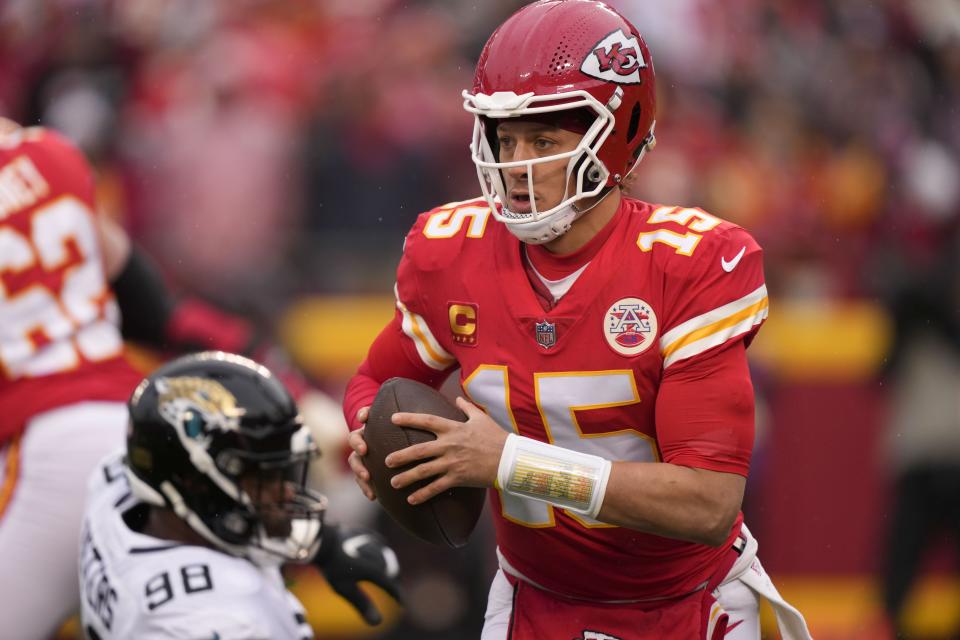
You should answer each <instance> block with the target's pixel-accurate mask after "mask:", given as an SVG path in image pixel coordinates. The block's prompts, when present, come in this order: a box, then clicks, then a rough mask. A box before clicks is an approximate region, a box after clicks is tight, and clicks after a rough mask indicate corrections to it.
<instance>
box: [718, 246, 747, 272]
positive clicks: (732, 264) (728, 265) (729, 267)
mask: <svg viewBox="0 0 960 640" xmlns="http://www.w3.org/2000/svg"><path fill="white" fill-rule="evenodd" d="M746 252H747V247H746V246H744V247H741V249H740V253H738V254H737V255H736V256H735V257H734V258H733V260H731V261H729V262H727V259H726V258H724V257H723V256H720V266H721V267H722V268H723V270H724V271H726V272H727V273H730V272H731V271H733V270H734V269H736V268H737V265H738V264H740V258H742V257H743V254H745V253H746Z"/></svg>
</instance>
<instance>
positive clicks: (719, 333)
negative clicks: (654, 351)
mask: <svg viewBox="0 0 960 640" xmlns="http://www.w3.org/2000/svg"><path fill="white" fill-rule="evenodd" d="M768 308H769V300H768V298H767V287H766V286H765V285H761V286H760V287H759V288H758V289H756V290H755V291H753V292H751V293H749V294H747V295H745V296H744V297H742V298H740V299H739V300H734V301H733V302H731V303H728V304H725V305H723V306H722V307H718V308H716V309H714V310H712V311H708V312H707V313H704V314H702V315H699V316H697V317H695V318H691V319H690V320H687V321H686V322H684V323H683V324H681V325H679V326H677V327H674V328H673V329H671V330H670V331H668V332H667V333H665V334H664V335H663V336H662V337H661V338H660V352H661V354H662V355H663V368H664V369H666V368H667V367H669V366H670V365H671V364H673V363H674V362H677V361H678V360H683V359H686V358H689V357H691V356H695V355H697V354H698V353H703V352H704V351H706V350H707V349H712V348H713V347H716V346H718V345H721V344H723V343H724V342H726V341H727V340H730V339H731V338H733V337H736V336H739V335H741V334H743V333H746V332H747V331H749V330H750V329H751V328H753V327H754V326H756V325H758V324H760V323H761V322H763V321H764V320H765V319H766V317H767V312H768Z"/></svg>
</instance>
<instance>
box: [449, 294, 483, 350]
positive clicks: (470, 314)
mask: <svg viewBox="0 0 960 640" xmlns="http://www.w3.org/2000/svg"><path fill="white" fill-rule="evenodd" d="M479 313H480V310H479V307H477V305H475V304H473V303H472V302H448V303H447V315H448V316H449V317H450V332H451V334H452V337H453V341H454V342H455V343H456V344H460V345H463V346H465V347H475V346H477V329H478V327H477V320H478V318H479Z"/></svg>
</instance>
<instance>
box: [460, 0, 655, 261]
mask: <svg viewBox="0 0 960 640" xmlns="http://www.w3.org/2000/svg"><path fill="white" fill-rule="evenodd" d="M654 80H655V77H654V71H653V62H652V61H651V59H650V53H649V51H648V50H647V45H646V43H644V41H643V38H642V37H641V36H640V33H639V31H637V28H636V27H634V26H633V25H632V24H630V22H629V21H628V20H627V19H626V18H624V17H623V16H621V15H620V14H619V13H617V11H616V10H614V9H612V8H611V7H609V6H607V5H606V4H604V3H602V2H598V1H596V0H541V1H540V2H535V3H533V4H530V5H527V6H526V7H524V8H522V9H520V10H519V11H518V12H516V13H515V14H513V15H512V16H511V17H510V18H508V19H507V21H506V22H504V23H503V24H502V25H500V27H499V28H498V29H497V30H496V31H495V32H494V33H493V35H492V36H490V39H489V40H488V41H487V44H486V46H485V47H484V48H483V52H482V53H481V54H480V60H479V61H478V62H477V70H476V75H475V76H474V80H473V90H472V92H471V91H464V92H463V98H464V105H463V106H464V108H465V109H466V110H467V111H469V112H470V113H473V114H474V115H475V124H474V132H473V141H472V143H471V146H470V149H471V153H472V157H473V161H474V163H475V164H476V165H477V174H478V176H479V177H480V185H481V187H482V188H483V193H484V197H486V199H487V201H488V202H489V203H490V206H491V208H492V209H493V211H494V215H495V216H496V217H497V219H498V220H500V221H501V222H504V223H506V224H507V225H508V227H509V228H510V230H511V231H512V232H513V233H514V234H515V235H517V237H519V238H520V239H521V240H524V241H525V242H530V243H542V242H548V241H549V240H552V239H554V238H556V237H558V236H560V235H561V234H563V233H564V232H566V230H567V229H569V228H570V225H571V224H572V222H573V221H574V220H575V219H576V218H577V216H579V215H580V214H582V213H584V211H583V210H578V209H577V208H576V207H575V206H574V204H575V203H576V201H578V200H580V199H582V198H585V197H591V196H597V195H601V194H605V193H606V192H608V191H609V190H610V189H611V188H613V187H614V186H615V185H618V184H620V183H621V182H623V180H624V178H626V177H627V175H628V174H629V173H630V172H631V171H632V170H633V168H634V167H635V166H636V165H637V163H639V161H640V159H641V158H642V157H643V155H644V153H645V152H646V151H647V150H648V149H651V148H653V146H654V144H655V141H654V135H653V129H654V119H655V108H656V93H655V87H654ZM574 110H579V111H577V112H575V111H574ZM564 111H566V112H567V114H571V117H570V118H566V119H564V117H563V116H564V114H562V113H559V112H564ZM583 111H586V112H587V113H588V114H589V115H590V118H588V119H587V121H588V122H589V123H590V124H588V126H587V127H586V133H584V135H583V139H582V140H581V141H580V144H579V145H578V146H577V148H576V149H575V150H573V151H571V152H568V153H562V154H557V155H553V156H549V157H545V158H538V159H535V160H521V161H516V162H499V154H498V146H497V139H496V120H497V119H500V118H517V117H526V118H529V119H536V117H537V114H548V115H546V116H543V115H541V116H540V117H541V118H545V119H550V120H551V121H552V122H555V123H556V122H558V121H559V122H561V123H562V122H564V121H565V120H566V121H576V120H577V118H574V117H573V115H572V114H573V113H582V112H583ZM558 126H560V127H561V128H566V127H564V126H563V124H559V125H558ZM579 129H580V131H582V128H579ZM562 158H568V164H567V176H568V178H570V177H572V178H574V184H575V185H576V192H575V193H572V194H571V193H570V192H569V191H570V189H569V187H568V190H567V193H566V194H565V196H564V198H563V200H562V201H561V203H560V204H559V205H557V206H555V207H553V208H552V209H550V210H548V211H538V210H537V208H536V204H535V203H533V202H532V201H531V203H532V204H533V211H532V212H530V213H515V212H511V211H508V210H507V209H506V208H503V209H502V210H501V209H500V208H498V206H497V203H496V199H497V198H499V200H500V202H507V198H506V193H505V188H504V183H503V177H502V175H501V170H502V169H506V168H510V167H515V166H523V165H526V166H527V174H528V176H529V177H528V181H529V183H530V184H529V188H530V191H531V192H532V191H533V184H532V182H533V169H532V165H534V164H539V163H543V162H551V161H556V160H558V159H562Z"/></svg>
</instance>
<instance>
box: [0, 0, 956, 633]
mask: <svg viewBox="0 0 960 640" xmlns="http://www.w3.org/2000/svg"><path fill="white" fill-rule="evenodd" d="M610 3H611V4H613V5H614V6H616V7H617V8H619V9H620V10H621V11H622V12H623V13H624V14H625V15H626V16H627V17H628V18H630V19H631V20H632V21H633V22H634V23H635V24H636V25H637V26H638V27H639V29H640V31H641V33H642V34H643V35H644V36H645V38H646V40H647V43H648V44H649V46H650V49H651V51H652V53H653V58H654V62H655V66H656V69H657V74H658V91H659V115H658V119H657V137H658V141H659V146H658V147H657V149H656V151H655V152H654V153H653V154H651V155H650V156H648V158H647V159H646V160H645V161H644V163H643V164H642V165H641V167H640V169H639V171H638V175H637V177H636V180H635V181H634V182H633V183H632V185H631V190H632V193H633V194H634V195H635V196H637V197H640V198H642V199H645V200H649V201H654V202H661V203H669V204H683V205H687V206H701V207H703V208H705V209H707V210H708V211H711V212H713V213H715V214H717V215H720V216H722V217H724V218H727V219H729V220H732V221H735V222H737V223H740V224H742V225H743V226H745V227H746V228H747V229H748V230H750V231H751V232H752V233H753V234H754V235H755V236H756V237H757V239H758V240H759V241H760V243H761V245H762V246H763V247H764V248H765V250H766V268H767V279H768V287H769V289H770V292H771V298H772V303H771V318H770V320H769V322H768V324H767V327H766V328H765V329H764V330H763V331H761V333H760V337H759V338H758V340H757V342H756V347H755V348H754V349H751V351H752V352H753V354H752V355H753V365H754V368H755V384H756V387H757V392H758V397H759V400H760V402H759V409H758V416H759V424H760V429H759V431H758V443H757V449H756V454H755V460H754V469H753V475H752V476H751V479H750V488H749V490H748V492H749V495H748V499H747V504H746V505H745V510H746V512H747V519H748V521H749V522H751V523H752V524H751V527H752V529H754V531H755V533H757V535H758V538H759V539H760V542H761V554H762V557H763V558H764V562H765V564H766V565H767V568H768V570H769V571H770V573H771V574H772V575H774V577H775V578H776V579H777V582H778V584H780V585H781V587H782V588H781V591H783V592H784V593H785V595H786V596H787V597H788V599H792V600H794V601H795V604H797V605H798V607H799V608H800V609H801V610H802V611H804V613H805V614H806V615H807V617H808V620H809V621H810V623H811V628H812V629H813V631H814V635H815V636H816V637H818V638H883V637H886V636H885V635H884V634H888V635H889V634H891V629H893V628H899V630H900V631H901V633H902V634H903V635H904V637H916V638H951V637H957V634H958V633H960V586H958V583H957V582H956V581H955V580H954V579H953V575H954V574H955V570H956V568H957V549H960V251H958V249H960V216H958V214H960V3H957V2H956V0H728V1H726V2H722V3H719V2H713V1H711V0H669V2H668V1H666V0H660V1H650V0H611V1H610ZM522 4H524V3H523V2H521V1H520V0H483V1H478V0H419V1H417V0H405V1H401V0H208V1H202V2H201V1H196V0H0V114H2V115H7V116H9V117H13V118H14V119H17V120H19V121H21V122H24V123H28V124H34V123H42V124H44V125H47V126H52V127H55V128H57V129H59V130H61V131H63V132H65V133H66V134H67V135H68V136H70V137H71V138H72V139H73V140H74V141H75V142H76V143H77V144H79V145H80V146H81V147H82V148H83V149H84V150H85V151H86V152H87V154H88V155H89V156H90V158H91V159H92V161H93V162H94V163H95V165H96V167H97V170H98V174H99V187H98V189H99V196H100V201H101V204H102V207H103V208H104V210H105V211H106V212H107V213H108V214H109V215H112V216H115V217H116V218H118V219H119V220H121V221H122V222H123V224H124V225H125V226H126V228H127V229H128V230H129V231H130V232H131V233H132V235H133V236H134V238H135V239H136V241H137V242H138V243H140V244H141V245H142V246H143V247H144V248H145V249H146V250H147V251H148V252H149V253H150V254H151V255H152V256H153V257H154V258H155V259H156V260H157V261H158V262H159V264H160V265H161V267H162V268H163V270H164V272H165V274H166V275H167V276H168V277H169V278H170V280H171V282H172V283H174V284H175V286H177V287H179V288H180V289H181V290H184V291H189V292H191V293H196V294H200V295H202V296H204V297H207V298H208V299H210V300H213V301H215V302H217V303H218V304H220V305H222V306H224V307H225V308H227V309H231V310H234V311H237V312H240V313H243V314H245V315H247V316H249V317H250V318H252V319H254V320H255V321H256V322H257V323H260V324H261V325H263V326H264V327H266V328H269V329H271V330H274V331H276V332H277V333H278V334H279V335H281V336H282V338H283V340H284V342H285V343H286V346H287V347H288V349H289V350H290V352H291V353H292V355H293V356H294V358H296V359H297V360H299V362H300V364H301V365H302V366H304V367H305V368H306V369H308V370H309V371H310V372H311V373H312V374H313V375H314V376H316V377H317V378H318V379H319V380H321V381H322V383H323V384H324V385H325V386H326V387H327V388H328V389H329V390H330V391H331V393H333V394H334V395H337V394H338V393H340V392H341V391H342V385H343V383H344V382H345V378H346V376H347V375H349V373H350V372H351V370H352V368H353V367H355V366H356V365H357V364H358V363H359V360H360V359H361V358H362V355H363V352H364V350H365V348H366V346H367V344H368V343H369V340H370V339H371V338H372V336H373V335H374V333H375V332H376V330H377V329H378V328H379V326H381V325H382V323H384V322H385V321H386V320H387V319H388V318H389V317H390V314H391V299H390V291H391V289H392V284H393V270H394V268H395V266H396V262H397V260H398V259H399V255H400V251H401V244H402V239H403V236H404V235H405V233H406V230H407V229H408V228H409V226H410V225H411V224H412V222H413V220H414V219H415V217H416V215H417V214H418V213H419V212H421V211H424V210H426V209H429V208H431V207H433V206H435V205H438V204H441V203H444V202H448V201H454V200H462V199H465V198H469V197H472V196H474V195H476V194H478V193H479V190H478V187H477V182H476V174H475V170H474V167H473V165H472V163H471V162H470V158H469V154H468V148H467V146H468V142H469V136H470V131H471V126H472V124H471V119H470V117H469V116H468V115H467V114H466V113H465V112H464V111H463V110H462V108H461V98H460V91H461V90H462V89H465V88H468V87H469V86H470V82H471V78H472V71H473V64H474V62H475V60H476V57H477V55H478V54H479V51H480V49H481V48H482V45H483V43H484V41H485V40H486V38H487V37H488V35H489V34H490V33H491V31H492V30H493V28H494V27H495V26H496V25H497V24H498V23H499V22H500V21H502V20H503V19H504V18H505V17H506V16H508V15H509V14H510V13H512V12H513V11H514V10H516V9H517V8H518V7H519V6H521V5H522ZM531 37H536V34H531ZM506 295H509V292H507V293H506ZM384 526H385V527H387V526H388V525H386V524H385V525H384ZM477 538H478V542H477V544H476V545H475V547H471V548H469V549H468V550H467V551H465V552H452V553H446V552H443V553H441V552H439V551H436V550H432V549H424V548H423V547H422V546H418V543H413V542H410V543H407V546H408V548H406V549H405V550H404V551H403V552H402V553H401V560H402V561H404V560H405V561H406V562H405V565H406V567H408V568H410V569H411V575H412V576H413V577H414V578H416V576H418V575H421V577H422V575H423V574H425V573H429V572H427V571H426V569H425V567H429V568H430V570H431V571H432V572H433V573H430V575H428V576H427V578H424V579H423V580H420V581H419V582H417V583H416V585H415V587H416V589H417V591H416V593H418V594H421V597H420V601H422V602H424V603H426V604H425V605H423V606H422V607H420V608H419V609H418V607H417V606H410V607H408V612H407V613H406V614H405V615H404V616H402V617H401V616H400V614H397V615H396V616H394V618H393V619H392V621H391V625H393V626H392V630H388V631H384V632H377V633H379V635H377V633H375V634H374V636H372V637H383V638H387V637H392V638H403V637H417V638H460V637H473V636H471V635H470V633H471V632H470V631H469V630H470V629H474V630H475V629H476V628H478V624H479V620H478V618H477V616H479V615H481V613H482V608H483V599H484V597H485V590H486V586H487V584H486V582H487V580H488V579H489V577H490V575H491V574H492V570H493V569H492V560H491V552H490V549H489V540H487V539H486V538H485V533H484V532H483V531H481V532H479V533H478V535H477ZM399 539H401V540H402V536H400V537H399ZM444 563H446V564H449V565H450V567H451V568H450V569H449V570H444V571H440V570H439V569H438V568H439V567H440V566H441V565H443V564H444ZM434 573H435V574H436V575H433V574H434ZM441 574H443V575H441ZM411 580H413V578H411ZM431 580H432V582H431ZM451 585H452V586H451ZM458 589H459V590H458ZM306 599H308V600H309V598H306ZM318 606H322V605H318ZM311 615H312V619H313V620H321V619H322V618H323V616H324V613H323V611H317V610H311ZM317 625H318V628H320V625H321V623H320V622H318V623H317ZM388 626H389V625H388ZM344 629H346V627H344ZM344 629H341V630H339V631H336V632H335V633H333V632H332V633H328V634H327V636H326V637H334V636H336V633H340V634H341V635H342V636H343V637H360V634H361V633H362V631H361V630H359V629H357V630H354V631H350V630H344ZM351 634H353V635H351ZM391 634H392V635H391ZM336 637H340V636H336Z"/></svg>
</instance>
